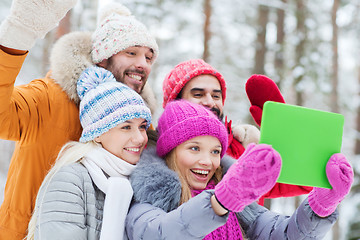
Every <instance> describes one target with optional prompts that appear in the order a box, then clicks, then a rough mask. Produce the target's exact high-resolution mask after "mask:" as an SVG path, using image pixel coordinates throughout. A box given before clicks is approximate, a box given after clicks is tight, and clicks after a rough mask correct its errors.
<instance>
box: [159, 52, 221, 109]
mask: <svg viewBox="0 0 360 240" xmlns="http://www.w3.org/2000/svg"><path fill="white" fill-rule="evenodd" d="M206 74H208V75H213V76H215V77H216V78H217V79H218V80H219V82H220V86H221V90H222V100H223V104H224V102H225V98H226V83H225V80H224V77H223V76H222V75H221V74H220V73H219V72H218V71H217V70H216V69H215V68H213V67H212V66H211V65H210V64H208V63H206V62H204V60H202V59H192V60H188V61H185V62H182V63H180V64H178V65H177V66H176V67H175V68H174V69H173V70H171V72H170V73H169V74H168V75H166V77H165V79H164V82H163V94H164V102H163V107H165V106H166V104H168V103H169V102H170V101H172V100H175V99H176V97H177V96H178V94H179V93H180V91H181V90H182V89H183V87H184V86H185V84H186V83H187V82H188V81H190V80H191V79H193V78H194V77H196V76H199V75H206Z"/></svg>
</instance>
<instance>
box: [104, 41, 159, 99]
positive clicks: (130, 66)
mask: <svg viewBox="0 0 360 240" xmlns="http://www.w3.org/2000/svg"><path fill="white" fill-rule="evenodd" d="M153 56H154V52H153V50H152V49H150V48H148V47H141V46H134V47H129V48H126V49H125V50H123V51H121V52H118V53H117V54H115V55H114V56H112V57H111V58H109V59H105V60H104V61H102V62H101V63H99V66H101V67H104V68H105V69H107V70H109V71H110V72H112V74H113V75H114V77H115V79H116V81H118V82H122V83H124V84H126V85H127V86H129V87H130V88H132V89H133V90H135V91H136V92H137V93H141V91H142V89H143V88H144V85H145V83H146V81H147V79H148V76H149V74H150V72H151V67H152V64H153Z"/></svg>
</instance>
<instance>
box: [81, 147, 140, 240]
mask: <svg viewBox="0 0 360 240" xmlns="http://www.w3.org/2000/svg"><path fill="white" fill-rule="evenodd" d="M81 162H82V163H83V164H84V166H85V167H86V169H87V170H88V171H89V174H90V177H91V179H92V180H93V181H94V183H95V185H96V186H97V187H98V188H99V189H100V190H101V191H102V192H103V193H105V195H106V196H105V202H104V210H103V220H102V227H101V232H100V240H105V239H106V240H115V239H117V240H118V239H127V236H126V234H125V218H126V215H127V213H128V210H129V206H130V202H131V199H132V196H133V190H132V187H131V185H130V182H129V180H128V177H129V175H130V174H131V173H132V171H133V170H134V169H135V167H136V166H135V165H132V164H130V163H128V162H126V161H124V160H122V159H121V158H118V157H116V156H115V155H113V154H111V153H110V152H108V151H106V150H105V149H104V148H102V147H96V148H94V149H93V150H91V151H90V152H89V153H87V154H86V155H85V157H84V158H83V160H82V161H81ZM104 173H106V174H107V175H108V176H109V177H107V176H106V175H105V174H104Z"/></svg>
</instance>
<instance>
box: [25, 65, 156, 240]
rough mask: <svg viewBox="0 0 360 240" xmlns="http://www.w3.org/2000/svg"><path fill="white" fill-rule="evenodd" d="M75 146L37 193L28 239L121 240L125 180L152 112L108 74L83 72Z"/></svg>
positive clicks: (129, 194)
mask: <svg viewBox="0 0 360 240" xmlns="http://www.w3.org/2000/svg"><path fill="white" fill-rule="evenodd" d="M77 91H78V94H79V96H80V98H81V102H80V122H81V125H82V127H83V131H82V135H81V138H80V140H79V142H69V143H67V144H66V145H65V146H64V147H63V148H62V150H61V151H60V153H59V155H58V158H57V160H56V163H55V165H54V166H53V167H52V169H51V170H50V172H49V173H48V174H47V176H46V178H45V180H44V181H43V183H42V185H41V188H40V190H39V193H38V196H37V199H36V206H35V211H34V214H33V217H32V219H31V221H30V223H29V233H28V239H106V240H108V239H123V236H124V229H125V227H124V222H125V217H126V214H127V212H128V208H129V204H130V202H131V199H132V196H133V190H132V188H131V185H130V182H129V180H128V176H129V175H130V173H131V172H132V171H133V170H134V169H135V167H136V164H137V162H138V161H139V159H140V154H141V153H142V151H143V149H144V147H145V145H146V144H147V141H148V138H147V135H146V129H147V128H148V127H149V125H150V123H151V114H150V109H149V108H148V107H146V105H145V103H144V101H143V100H142V98H141V97H140V95H138V94H137V93H136V92H135V91H134V90H132V89H130V88H129V87H127V86H126V85H124V84H122V83H119V82H117V81H116V80H115V78H114V76H113V75H112V74H111V73H110V72H109V71H107V70H105V69H103V68H99V67H91V68H88V69H86V70H85V71H84V72H83V73H82V75H81V76H80V79H79V81H78V85H77Z"/></svg>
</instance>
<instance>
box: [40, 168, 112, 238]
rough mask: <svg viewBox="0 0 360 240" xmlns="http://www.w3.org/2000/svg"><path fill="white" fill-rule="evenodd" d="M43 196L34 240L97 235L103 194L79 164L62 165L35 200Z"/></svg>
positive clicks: (100, 219)
mask: <svg viewBox="0 0 360 240" xmlns="http://www.w3.org/2000/svg"><path fill="white" fill-rule="evenodd" d="M44 193H46V194H45V195H44ZM43 197H44V200H43V204H41V205H40V207H41V209H40V211H39V213H40V218H39V216H38V222H37V225H36V231H35V239H52V240H54V239H61V240H65V239H69V240H70V239H76V240H82V239H84V240H86V239H88V240H92V239H99V238H100V230H101V222H102V218H103V207H104V199H105V194H104V193H103V192H102V191H101V190H99V189H98V188H97V187H96V185H95V184H94V183H93V182H92V180H91V178H90V175H89V172H88V170H87V169H86V168H85V167H84V166H83V165H82V164H81V163H73V164H70V165H68V166H65V167H62V168H61V169H60V170H59V172H57V173H56V174H55V175H54V176H53V178H52V179H51V181H50V184H49V186H48V187H47V189H44V188H40V190H39V199H41V198H43ZM37 207H38V206H37ZM39 224H40V226H41V228H40V227H39ZM40 233H41V238H40V235H39V234H40Z"/></svg>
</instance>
